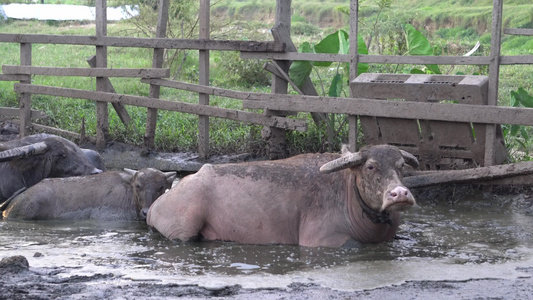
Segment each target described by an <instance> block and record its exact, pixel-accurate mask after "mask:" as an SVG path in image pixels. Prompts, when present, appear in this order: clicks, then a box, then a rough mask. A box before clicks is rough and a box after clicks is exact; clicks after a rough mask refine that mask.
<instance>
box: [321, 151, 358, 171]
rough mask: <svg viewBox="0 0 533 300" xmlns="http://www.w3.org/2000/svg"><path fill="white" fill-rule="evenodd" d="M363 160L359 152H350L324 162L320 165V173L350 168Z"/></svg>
mask: <svg viewBox="0 0 533 300" xmlns="http://www.w3.org/2000/svg"><path fill="white" fill-rule="evenodd" d="M363 161H364V158H363V156H362V155H361V154H360V153H359V152H355V153H350V154H348V155H345V156H342V157H341V158H337V159H336V160H332V161H330V162H328V163H325V164H324V165H323V166H322V167H320V172H322V173H332V172H336V171H339V170H342V169H346V168H351V167H354V166H357V165H359V164H361V163H362V162H363Z"/></svg>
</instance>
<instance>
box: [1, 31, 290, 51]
mask: <svg viewBox="0 0 533 300" xmlns="http://www.w3.org/2000/svg"><path fill="white" fill-rule="evenodd" d="M0 42H4V43H27V44H32V43H35V44H62V45H85V46H107V47H135V48H166V49H196V50H233V51H272V52H282V51H284V50H285V44H284V43H280V42H276V41H271V42H256V41H226V40H201V39H198V40H189V39H170V38H132V37H111V36H98V37H97V36H86V35H51V34H48V35H43V34H13V33H1V34H0Z"/></svg>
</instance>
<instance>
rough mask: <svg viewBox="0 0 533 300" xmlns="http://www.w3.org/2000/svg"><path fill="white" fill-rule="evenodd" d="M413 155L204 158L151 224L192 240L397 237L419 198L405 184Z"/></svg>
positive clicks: (151, 214)
mask: <svg viewBox="0 0 533 300" xmlns="http://www.w3.org/2000/svg"><path fill="white" fill-rule="evenodd" d="M404 164H407V165H410V166H412V167H415V168H416V167H418V160H417V159H416V157H414V156H413V155H412V154H410V153H407V152H405V151H402V150H400V149H398V148H396V147H393V146H389V145H378V146H372V147H368V148H364V149H362V150H361V151H359V152H356V153H350V152H349V151H347V150H346V148H345V149H343V154H342V156H340V155H339V154H332V153H326V154H302V155H298V156H295V157H292V158H288V159H282V160H277V161H266V162H247V163H238V164H225V165H209V164H206V165H204V166H203V167H202V168H201V169H200V170H199V171H198V172H197V173H196V174H193V175H189V176H187V177H185V178H184V179H182V180H181V181H180V182H179V183H178V184H177V185H176V186H175V187H173V188H172V189H171V190H170V191H169V192H167V193H165V194H164V195H163V196H161V197H160V198H159V199H158V200H157V201H156V202H154V204H153V205H152V207H151V208H150V210H149V211H148V217H147V223H148V225H149V226H151V227H153V228H154V229H156V230H157V231H159V232H160V233H161V234H162V235H164V236H165V237H167V238H169V239H172V240H175V239H177V240H181V241H188V240H192V239H196V238H201V239H206V240H222V241H235V242H241V243H251V244H270V243H275V244H299V245H302V246H328V247H340V246H344V245H346V246H347V245H353V244H354V242H356V243H357V242H361V243H370V242H380V241H386V240H391V239H392V238H393V237H394V236H395V233H396V231H397V229H398V226H399V222H400V212H401V211H403V210H406V209H408V208H410V207H411V206H413V205H414V204H415V199H414V197H413V195H412V194H411V192H410V191H409V190H408V189H407V188H406V187H405V186H404V185H403V184H402V181H401V180H402V176H403V173H402V172H403V167H404Z"/></svg>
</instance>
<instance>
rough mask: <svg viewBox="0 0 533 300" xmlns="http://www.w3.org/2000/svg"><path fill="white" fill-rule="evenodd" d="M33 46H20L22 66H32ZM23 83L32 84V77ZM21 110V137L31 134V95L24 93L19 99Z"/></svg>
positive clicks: (22, 44)
mask: <svg viewBox="0 0 533 300" xmlns="http://www.w3.org/2000/svg"><path fill="white" fill-rule="evenodd" d="M31 53H32V45H31V44H28V43H21V44H20V64H21V65H26V66H31V56H32V54H31ZM20 82H22V83H31V77H28V78H26V79H24V80H21V81H20ZM19 108H20V111H19V113H20V115H19V119H20V137H24V136H27V135H29V134H30V129H31V94H26V93H22V94H20V97H19Z"/></svg>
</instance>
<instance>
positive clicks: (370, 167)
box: [366, 165, 374, 170]
mask: <svg viewBox="0 0 533 300" xmlns="http://www.w3.org/2000/svg"><path fill="white" fill-rule="evenodd" d="M366 168H367V169H369V170H374V166H373V165H368V166H367V167H366Z"/></svg>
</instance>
